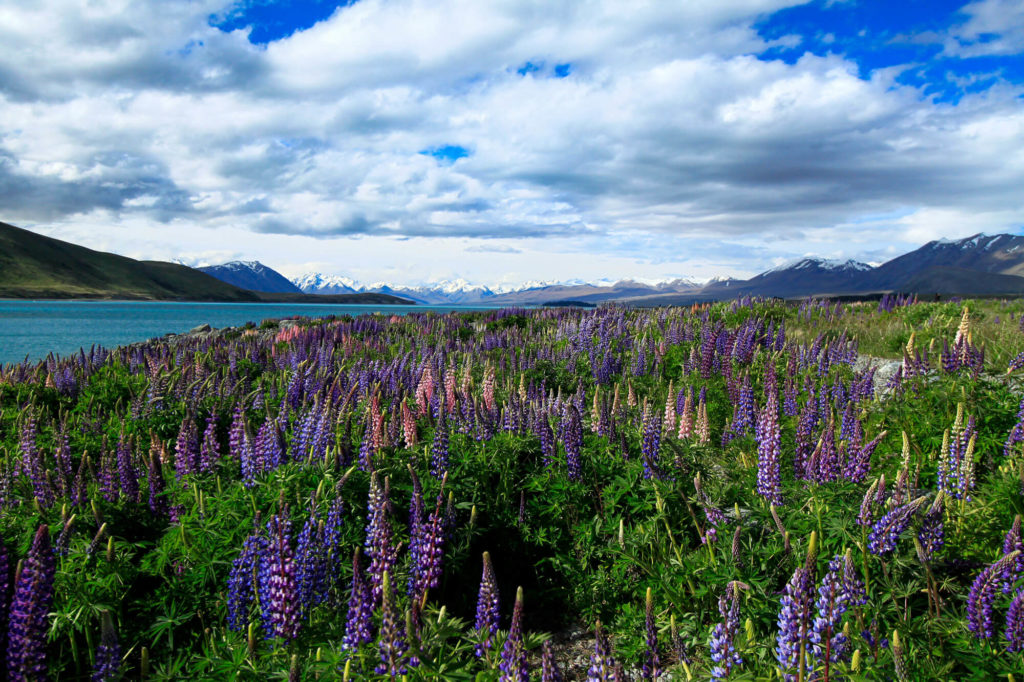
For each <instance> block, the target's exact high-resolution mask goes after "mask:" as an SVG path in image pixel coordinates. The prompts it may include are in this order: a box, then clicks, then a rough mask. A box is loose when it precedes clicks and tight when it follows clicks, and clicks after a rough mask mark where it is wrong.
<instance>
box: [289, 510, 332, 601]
mask: <svg viewBox="0 0 1024 682" xmlns="http://www.w3.org/2000/svg"><path fill="white" fill-rule="evenodd" d="M295 583H296V593H297V595H298V600H299V607H300V609H301V611H302V613H303V614H305V615H308V614H309V611H310V610H312V609H313V608H314V607H316V606H319V605H320V604H322V603H324V601H326V600H327V587H328V585H327V541H326V538H325V537H324V522H323V521H321V520H320V518H319V517H318V516H317V514H316V513H315V512H314V511H312V510H311V512H310V515H309V518H307V519H306V522H305V523H304V524H303V526H302V530H301V531H300V532H299V538H298V541H297V542H296V545H295Z"/></svg>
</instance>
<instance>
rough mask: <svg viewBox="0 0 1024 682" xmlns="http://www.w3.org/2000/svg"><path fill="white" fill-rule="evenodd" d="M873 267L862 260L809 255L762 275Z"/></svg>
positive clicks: (841, 270) (854, 270) (843, 270)
mask: <svg viewBox="0 0 1024 682" xmlns="http://www.w3.org/2000/svg"><path fill="white" fill-rule="evenodd" d="M871 269H872V268H871V266H870V265H868V264H867V263H861V262H860V261H856V260H853V259H850V260H844V261H841V260H834V259H831V258H816V257H813V256H808V257H805V258H798V259H796V260H792V261H789V262H788V263H784V264H783V265H779V266H777V267H774V268H771V269H770V270H765V271H764V272H762V273H761V275H760V276H764V275H767V274H769V273H772V272H786V271H804V272H816V271H824V272H867V271H869V270H871Z"/></svg>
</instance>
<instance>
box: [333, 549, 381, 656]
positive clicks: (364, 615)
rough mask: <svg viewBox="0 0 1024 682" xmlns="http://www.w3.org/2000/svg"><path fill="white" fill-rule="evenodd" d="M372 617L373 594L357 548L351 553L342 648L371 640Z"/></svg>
mask: <svg viewBox="0 0 1024 682" xmlns="http://www.w3.org/2000/svg"><path fill="white" fill-rule="evenodd" d="M372 617H373V595H372V594H371V593H370V586H369V585H367V584H366V577H365V575H364V574H363V569H362V566H360V561H359V548H358V547H356V550H355V552H354V553H353V555H352V585H351V590H350V593H349V598H348V614H347V615H346V616H345V636H344V637H343V638H342V640H341V648H342V649H355V648H357V647H359V645H361V644H367V643H369V642H372V641H373V634H372V633H371V631H370V628H371V618H372Z"/></svg>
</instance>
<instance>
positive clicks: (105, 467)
mask: <svg viewBox="0 0 1024 682" xmlns="http://www.w3.org/2000/svg"><path fill="white" fill-rule="evenodd" d="M96 483H97V484H98V487H99V490H100V495H102V496H103V499H104V500H106V501H107V502H116V501H117V498H118V496H119V495H120V492H119V490H120V488H119V485H118V481H117V460H116V458H115V456H114V454H113V453H112V452H111V451H110V448H109V447H108V443H107V439H106V436H104V438H103V445H102V446H101V449H100V470H99V473H98V474H97V476H96Z"/></svg>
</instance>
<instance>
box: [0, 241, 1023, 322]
mask: <svg viewBox="0 0 1024 682" xmlns="http://www.w3.org/2000/svg"><path fill="white" fill-rule="evenodd" d="M886 292H902V293H915V294H918V295H923V296H932V295H936V294H938V295H942V296H951V295H960V296H979V295H981V296H984V295H990V296H991V295H1006V296H1017V295H1024V236H1017V235H1009V234H997V235H982V234H978V235H974V236H971V237H967V238H965V239H960V240H944V239H943V240H937V241H932V242H928V243H927V244H925V245H924V246H922V247H920V248H918V249H915V250H914V251H911V252H909V253H906V254H903V255H901V256H898V257H896V258H893V259H892V260H890V261H887V262H885V263H882V264H880V265H877V266H872V265H868V264H866V263H861V262H858V261H853V260H848V261H842V262H839V261H830V260H826V259H821V258H802V259H800V260H797V261H795V262H792V263H789V264H786V265H783V266H780V267H776V268H772V269H770V270H767V271H765V272H762V273H761V274H759V275H756V276H754V277H751V278H750V279H746V280H742V279H733V278H729V279H713V280H710V281H708V282H705V283H703V284H701V283H696V282H693V281H691V280H687V279H672V280H668V281H663V282H654V283H651V282H638V281H633V280H621V281H618V282H612V281H608V280H602V281H599V282H583V281H579V280H575V281H569V282H530V283H526V284H523V285H522V286H520V287H514V288H498V287H495V288H490V287H486V286H483V285H479V284H471V283H469V282H466V281H464V280H454V281H444V282H439V283H436V284H429V285H425V286H418V287H412V286H397V285H391V284H388V283H385V282H379V283H375V284H369V285H363V284H359V283H357V282H355V281H353V280H351V279H348V278H345V277H341V276H337V275H325V274H321V273H312V274H307V275H304V276H302V277H298V278H295V279H294V280H291V281H289V280H288V279H287V278H285V277H284V276H282V275H281V274H280V273H278V272H276V271H274V270H273V269H272V268H269V267H267V266H266V265H263V264H262V263H259V262H257V261H233V262H231V263H225V264H223V265H214V266H206V267H203V268H199V269H193V268H189V267H187V266H185V265H181V264H177V263H166V262H160V261H138V260H133V259H131V258H126V257H124V256H118V255H115V254H111V253H103V252H100V251H93V250H91V249H87V248H84V247H81V246H77V245H75V244H71V243H68V242H64V241H60V240H58V239H53V238H50V237H45V236H43V235H39V234H36V233H34V232H30V231H28V230H23V229H20V228H17V227H14V226H12V225H8V224H6V223H0V298H108V299H143V300H193V301H248V302H271V301H281V302H297V303H298V302H302V303H309V302H316V303H366V304H382V303H408V302H413V303H420V304H429V305H496V306H497V305H540V304H544V303H551V302H555V301H580V302H584V303H600V302H603V301H620V302H623V303H628V304H631V305H642V306H646V305H688V304H690V303H694V302H698V301H712V300H722V299H731V298H735V297H737V296H766V297H779V298H801V297H807V296H865V295H870V294H881V293H886Z"/></svg>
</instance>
